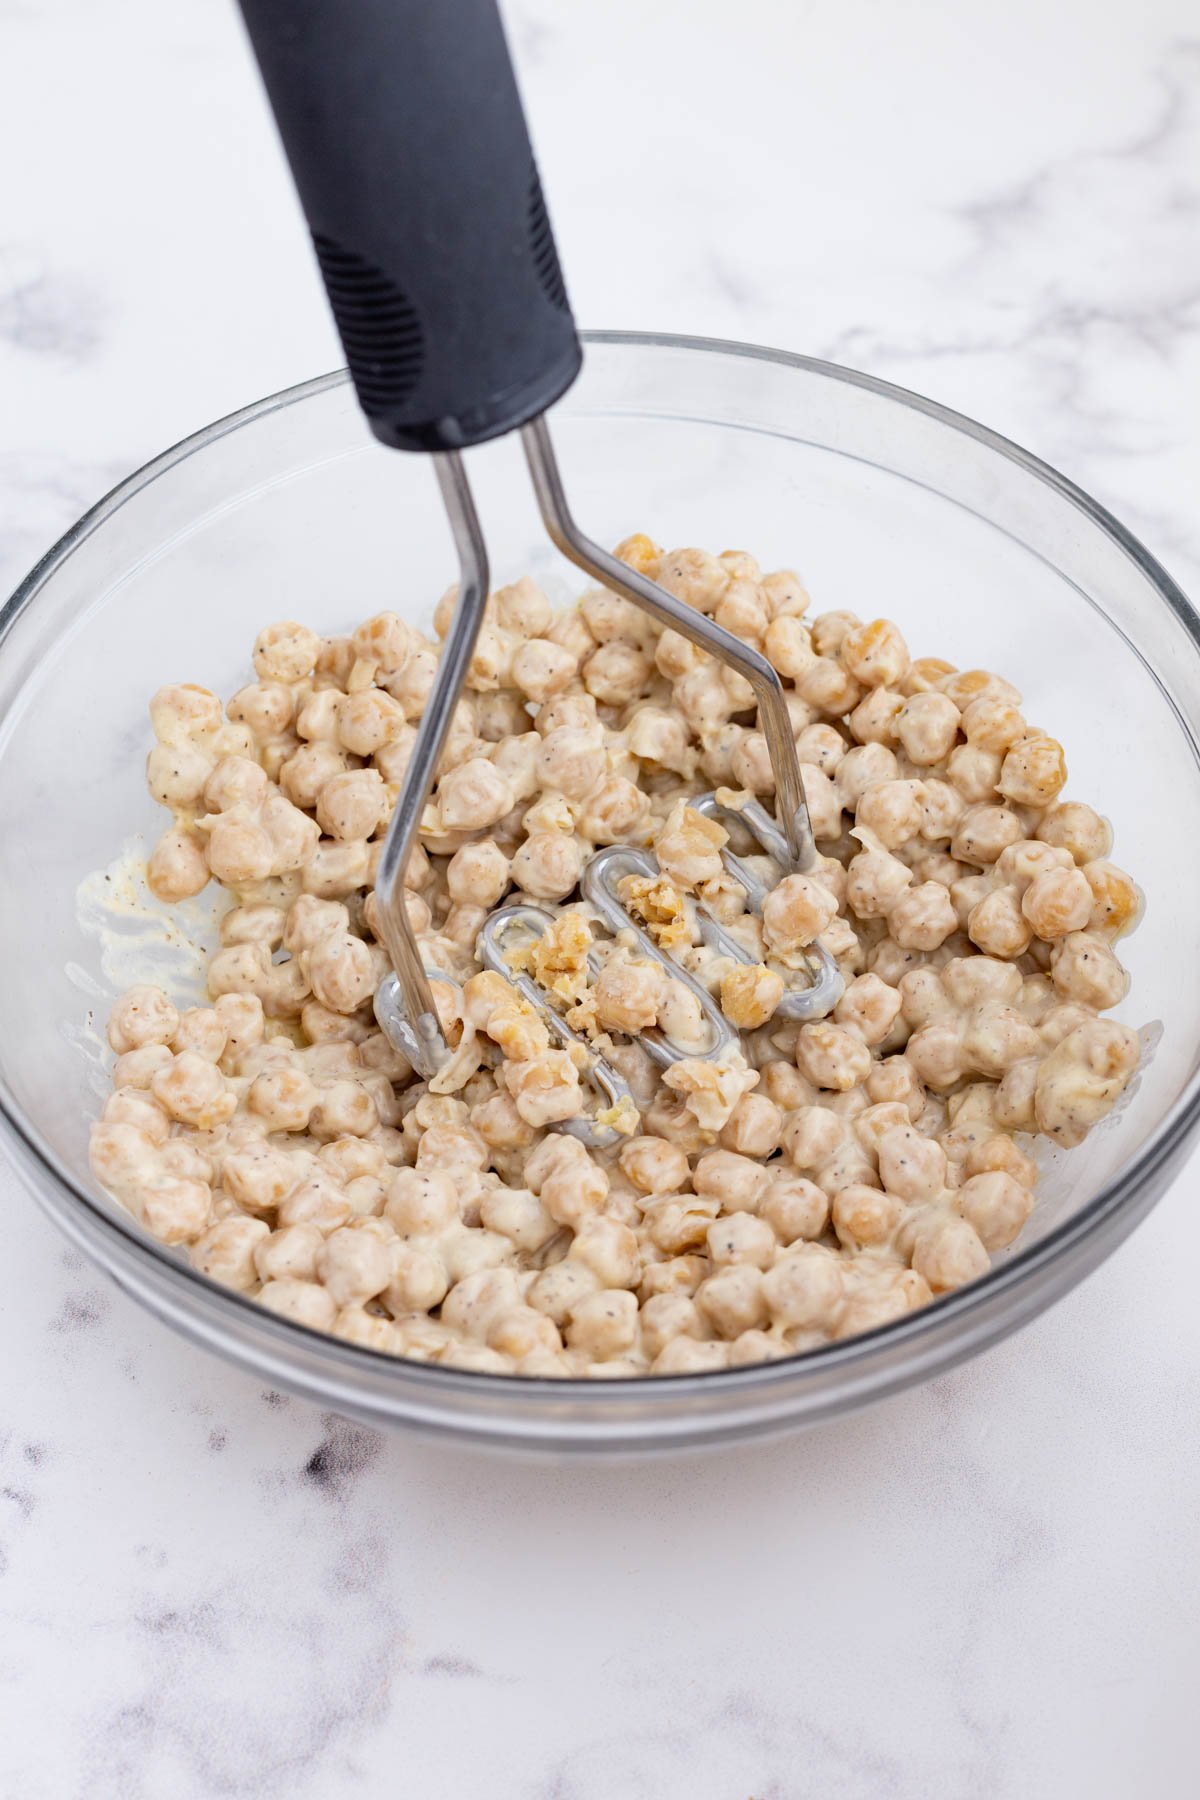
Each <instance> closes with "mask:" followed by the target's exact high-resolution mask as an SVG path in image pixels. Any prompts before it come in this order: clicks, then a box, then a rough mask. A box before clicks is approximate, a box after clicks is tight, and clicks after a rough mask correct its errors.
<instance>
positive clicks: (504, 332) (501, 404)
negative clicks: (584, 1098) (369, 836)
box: [241, 0, 840, 1135]
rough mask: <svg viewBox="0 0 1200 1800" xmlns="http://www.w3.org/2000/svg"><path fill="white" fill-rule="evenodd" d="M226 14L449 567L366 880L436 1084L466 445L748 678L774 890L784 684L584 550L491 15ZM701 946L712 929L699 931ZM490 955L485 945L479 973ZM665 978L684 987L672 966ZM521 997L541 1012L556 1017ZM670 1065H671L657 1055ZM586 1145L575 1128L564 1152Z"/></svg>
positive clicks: (786, 810) (468, 528)
mask: <svg viewBox="0 0 1200 1800" xmlns="http://www.w3.org/2000/svg"><path fill="white" fill-rule="evenodd" d="M241 9H242V13H243V15H244V18H245V21H246V25H247V28H248V31H249V34H250V38H251V42H252V44H253V48H254V51H255V54H256V56H257V59H258V63H259V66H260V69H261V71H262V75H263V79H264V82H265V85H266V88H267V93H268V96H269V98H270V101H271V105H272V108H273V110H274V113H275V118H276V121H277V123H278V126H279V130H280V134H281V137H282V139H283V145H284V149H285V151H286V153H287V157H288V160H289V163H290V165H291V169H292V174H293V176H294V178H295V182H296V187H297V190H298V192H299V196H300V201H301V204H302V206H303V209H304V213H305V216H306V219H307V222H308V226H309V229H310V231H311V233H312V239H313V244H314V247H315V250H316V255H317V260H318V263H319V265H320V269H321V274H322V276H323V278H324V281H325V287H326V292H327V294H328V297H329V302H330V305H331V307H332V310H333V315H334V319H335V322H336V324H337V327H338V331H339V334H340V336H341V339H342V344H343V346H344V348H345V352H346V359H347V362H348V364H349V369H350V375H351V377H352V379H353V382H354V386H355V390H356V393H357V396H358V400H359V403H360V405H361V407H362V410H363V412H364V414H365V415H366V418H367V422H368V424H369V425H370V427H371V430H372V431H373V432H374V434H375V436H376V437H377V438H378V439H379V440H380V441H381V442H382V443H384V444H386V445H388V446H389V447H391V448H393V449H399V450H409V451H416V452H421V453H425V454H428V455H429V456H431V458H432V460H433V464H434V469H435V472H436V475H437V479H438V483H439V486H440V489H441V494H442V499H443V502H444V504H445V508H446V513H447V516H448V519H449V522H450V528H451V532H452V534H453V538H454V543H455V548H456V552H457V556H458V563H459V584H458V599H457V603H456V606H455V610H454V615H453V618H452V620H451V623H450V627H449V630H448V632H447V634H446V639H445V643H444V645H443V647H442V653H441V658H440V660H439V663H438V668H437V672H436V676H435V679H434V683H433V687H432V689H431V692H430V694H429V698H428V700H427V702H426V705H425V709H424V713H423V715H422V718H421V721H420V725H419V727H418V731H417V736H416V741H415V743H414V746H413V751H412V757H411V760H410V762H409V765H408V769H407V772H406V777H405V781H404V784H403V787H402V789H401V792H400V794H399V797H398V800H397V804H396V807H395V810H394V812H393V815H392V819H391V823H390V826H389V829H388V833H387V837H386V839H385V842H384V846H383V850H382V853H381V856H380V860H379V866H378V871H377V875H376V883H375V896H376V903H377V906H378V912H379V926H380V931H381V934H382V936H383V940H384V944H385V947H386V949H387V951H388V954H389V956H390V957H391V960H392V965H393V968H394V971H395V973H394V974H393V975H390V976H388V977H387V978H386V979H385V981H384V982H383V983H382V985H381V987H380V990H379V993H378V995H377V998H376V1013H377V1016H378V1018H379V1021H380V1024H381V1025H382V1027H383V1029H384V1030H385V1031H386V1032H387V1034H388V1036H389V1038H390V1039H391V1040H392V1042H393V1043H394V1044H395V1045H396V1046H397V1048H399V1049H400V1050H401V1051H402V1052H403V1054H404V1055H405V1056H406V1057H407V1058H408V1060H409V1061H410V1062H411V1063H412V1065H413V1067H414V1069H416V1070H417V1071H418V1073H420V1074H422V1075H424V1076H426V1077H429V1076H431V1075H433V1074H435V1073H436V1071H437V1069H438V1068H439V1067H440V1066H441V1065H442V1064H443V1063H444V1062H445V1060H446V1059H447V1058H448V1056H449V1055H450V1048H449V1045H448V1044H447V1042H446V1039H445V1036H444V1033H443V1030H442V1027H441V1024H440V1022H439V1018H438V1013H437V1009H436V1006H435V1004H434V997H433V994H432V992H431V988H430V976H431V975H432V976H433V977H434V978H435V979H438V978H440V976H439V972H438V971H427V970H426V969H425V968H424V966H423V964H422V961H421V956H420V953H419V951H418V948H417V944H416V940H415V938H414V935H413V932H412V927H411V925H410V922H409V919H408V914H407V911H406V908H405V904H404V872H405V868H406V866H407V864H408V861H409V857H410V854H411V852H412V849H413V847H414V845H415V844H416V842H417V838H418V834H419V830H420V823H421V816H422V813H423V812H424V809H425V805H426V802H427V800H428V797H429V794H430V790H431V789H432V786H433V782H434V779H435V776H436V773H437V768H438V763H439V761H440V758H441V754H442V750H443V748H444V745H445V742H446V738H447V736H448V734H449V730H450V725H451V721H452V719H453V716H454V710H455V705H456V702H457V700H458V697H459V695H460V693H461V691H462V688H463V685H464V682H465V680H466V676H467V670H468V667H469V665H470V662H471V658H472V655H473V653H474V649H475V643H476V640H477V638H478V635H479V629H480V626H481V624H482V622H483V616H484V608H485V606H486V603H487V597H488V562H487V550H486V546H485V543H484V539H483V534H482V532H481V530H480V525H479V520H478V516H477V514H476V511H475V506H474V502H473V500H472V496H471V490H470V487H469V484H468V481H467V475H466V470H465V468H464V465H463V461H462V455H461V452H462V451H463V450H464V449H468V448H470V447H471V446H472V445H475V444H481V443H484V442H486V441H487V440H489V439H491V438H495V437H499V436H502V435H504V434H505V433H507V432H510V431H519V432H520V434H521V441H522V448H523V450H524V455H525V460H526V462H527V464H528V468H529V473H530V476H531V478H532V482H533V488H534V493H535V495H536V499H537V504H538V508H539V510H540V513H541V517H542V520H543V523H544V525H545V527H546V530H547V532H548V533H549V535H550V537H551V539H552V541H553V542H554V543H555V545H556V546H557V547H558V549H559V550H560V551H561V552H562V553H563V555H564V556H566V557H568V558H569V559H570V561H572V562H573V563H575V564H576V565H577V566H578V567H579V568H581V569H583V570H584V571H585V572H586V573H587V574H588V575H590V576H591V577H592V578H593V579H594V580H595V581H597V582H600V583H601V584H602V585H603V586H605V587H607V588H609V589H610V590H612V591H613V592H614V593H616V594H619V595H620V596H621V597H622V598H624V599H626V600H629V601H631V602H632V603H633V604H634V605H635V606H638V607H640V608H641V609H642V610H643V611H644V612H646V613H647V614H649V616H650V617H651V618H653V619H654V620H656V621H657V623H659V624H660V625H662V626H664V627H666V626H669V627H671V628H673V629H674V630H676V631H678V632H680V633H681V634H682V635H683V636H684V637H686V638H688V639H689V640H690V641H691V642H693V643H695V644H697V645H698V646H699V647H700V648H701V649H703V650H705V651H707V652H708V653H709V654H710V655H712V656H715V657H717V658H718V659H719V660H720V661H722V662H723V663H725V664H727V665H728V666H729V667H730V668H733V669H735V670H736V671H737V672H738V674H740V675H742V676H744V678H745V679H746V680H747V681H748V682H749V683H750V686H751V688H752V689H753V692H754V696H755V700H756V701H757V705H758V712H759V719H760V723H761V727H762V730H763V733H764V735H765V737H766V741H767V747H768V752H769V755H770V759H771V765H772V769H773V771H774V777H775V793H776V809H777V816H776V818H775V819H774V820H772V819H770V818H769V816H768V815H767V814H765V813H763V814H762V818H761V820H760V821H759V823H758V824H757V825H756V824H755V823H754V822H753V820H752V819H750V817H749V815H748V814H739V815H738V816H739V817H741V818H743V819H744V821H745V822H747V823H749V825H750V829H751V830H752V831H753V832H754V834H755V835H756V836H757V837H758V838H759V841H760V842H761V843H763V845H764V847H765V848H767V849H768V851H769V853H770V854H771V855H772V856H773V857H774V858H775V860H776V862H777V863H778V865H779V867H780V869H781V872H783V873H790V872H793V871H803V870H806V869H808V868H811V867H812V866H813V864H814V862H815V861H816V848H815V845H814V842H813V834H812V827H811V823H810V820H809V816H808V807H807V805H806V803H805V798H804V788H803V784H802V781H801V775H800V766H799V762H798V760H797V756H796V746H795V739H794V736H793V733H792V727H791V720H790V718H789V715H788V709H787V703H786V699H785V696H784V690H783V684H782V682H781V681H780V678H779V675H778V674H777V672H776V670H775V669H774V668H773V666H772V665H771V663H770V662H769V661H768V660H767V658H766V657H765V656H763V655H761V654H760V653H759V652H758V651H757V650H755V649H753V648H752V647H751V646H749V645H747V644H744V643H743V642H742V641H741V639H739V638H737V637H735V636H734V635H733V633H732V632H729V631H726V630H724V629H723V628H722V627H721V626H719V625H717V624H716V623H714V621H712V620H711V619H708V618H706V617H705V616H704V615H703V614H701V613H698V612H697V611H696V610H695V609H694V608H692V607H691V606H689V605H688V604H687V603H686V602H685V601H682V600H679V599H677V598H676V597H675V596H674V595H672V594H669V593H667V592H666V590H665V589H663V588H660V587H658V586H657V585H656V584H655V583H654V582H652V581H649V580H648V579H647V578H646V577H645V576H643V575H642V574H640V573H639V572H638V571H637V570H634V569H631V568H628V567H626V565H625V564H623V563H621V562H619V561H618V560H617V558H616V557H614V556H611V555H609V553H608V552H607V551H605V550H603V549H601V548H600V546H599V545H598V544H595V543H593V542H592V540H591V539H590V538H588V537H586V536H585V535H584V533H583V532H582V531H580V529H579V527H578V526H577V525H576V523H575V521H574V518H573V517H572V514H571V511H570V508H569V506H568V504H567V499H566V495H565V493H564V490H563V484H562V478H561V476H560V473H559V469H558V464H557V461H556V459H555V455H554V449H553V445H552V442H551V438H550V432H549V428H548V426H547V424H546V420H545V417H544V416H543V415H544V414H545V412H546V410H547V408H548V407H550V406H551V405H553V403H554V402H555V401H556V400H558V399H559V398H561V396H562V395H563V393H565V391H566V390H567V388H568V387H570V385H571V383H572V382H573V381H574V379H575V377H576V375H577V374H578V372H579V368H580V363H581V360H582V352H581V349H580V345H579V339H578V337H577V335H576V331H575V324H574V320H573V318H572V315H571V309H570V304H569V302H568V299H567V293H566V287H565V285H564V282H563V278H562V272H561V269H560V267H559V262H558V254H557V250H556V248H555V243H554V236H553V232H552V230H551V227H550V221H549V217H548V214H547V211H546V206H545V202H544V200H543V197H542V190H541V184H540V181H539V179H538V173H537V167H536V164H535V162H534V158H533V151H532V149H531V146H530V142H529V136H528V132H527V129H526V124H525V118H524V114H523V112H522V108H521V102H520V97H519V95H518V92H517V87H516V82H515V80H514V77H513V71H512V65H511V62H510V60H509V55H508V50H507V46H506V44H505V41H504V34H503V30H502V28H501V24H500V19H499V15H498V12H497V9H496V5H495V0H454V4H453V5H448V4H447V3H446V0H241ZM709 802H711V804H713V805H715V804H716V801H715V797H712V796H709V797H705V803H706V804H707V803H709ZM759 810H760V811H761V809H759ZM764 832H765V833H766V835H765V836H764V835H763V833H764ZM606 854H607V853H606V852H601V853H600V856H601V857H604V856H605V855H606ZM626 854H637V853H633V852H628V853H626ZM726 866H727V868H729V869H730V870H731V872H732V873H734V874H735V876H736V877H737V878H738V879H739V880H744V877H745V876H748V875H749V874H750V872H749V871H748V870H743V872H742V873H739V870H738V859H736V858H727V860H726ZM605 867H606V865H605V864H603V863H598V862H597V859H593V863H592V867H591V869H590V870H589V872H588V874H587V876H586V877H585V881H586V883H587V886H588V891H589V895H590V897H591V898H592V901H593V904H595V905H596V907H597V910H599V911H601V913H602V916H606V915H604V913H603V908H602V906H601V904H600V898H598V896H599V897H602V898H603V897H606V896H607V897H612V896H609V889H608V886H607V884H606V882H605V881H604V880H603V879H602V876H603V871H604V869H605ZM744 885H746V887H747V893H748V895H750V896H751V899H750V904H751V905H753V904H754V899H753V895H754V893H755V892H756V891H757V889H759V888H761V885H762V884H761V883H757V884H755V883H754V881H753V878H751V880H749V881H745V880H744ZM758 903H759V904H761V894H760V895H759V900H758ZM605 904H607V898H605ZM516 910H520V911H521V912H523V913H524V914H525V915H526V917H525V925H526V927H532V925H533V924H534V923H535V921H533V920H532V919H531V918H530V916H529V914H531V912H532V911H533V909H511V908H510V909H506V911H507V912H508V914H509V915H510V920H511V918H512V917H514V916H515V912H516ZM701 910H703V909H701ZM612 916H613V917H615V915H612ZM622 920H623V922H622V924H621V926H620V929H622V930H624V929H627V928H630V927H631V926H632V925H633V924H634V923H635V922H634V921H632V920H631V919H630V918H629V916H628V915H627V914H624V913H623V914H622ZM505 925H506V921H504V920H502V921H501V926H502V927H504V926H505ZM703 930H704V931H705V932H708V931H710V930H711V931H712V932H713V933H714V934H715V933H717V932H719V931H720V927H719V926H718V925H717V922H716V920H713V919H708V920H707V922H706V923H705V924H704V926H703ZM501 935H502V936H503V931H502V932H501ZM647 941H648V940H647ZM713 941H714V942H718V941H719V940H718V939H717V938H716V937H715V935H714V938H713ZM497 942H498V940H497V937H496V932H495V930H494V929H493V932H492V936H491V938H490V939H485V943H484V945H483V946H482V950H483V953H484V954H485V956H486V957H488V958H490V957H491V956H492V955H493V954H495V953H496V944H497ZM489 945H490V946H491V947H490V949H489ZM727 953H728V954H734V955H736V954H739V953H738V952H736V951H734V950H730V951H728V952H727ZM654 954H655V955H656V956H658V955H660V953H659V952H658V949H657V946H654ZM740 954H741V956H742V958H743V960H744V953H740ZM491 966H494V967H498V966H499V964H497V963H492V965H491ZM669 967H670V973H671V975H672V977H673V978H675V979H678V978H680V974H681V971H680V970H679V968H678V966H677V965H675V964H671V965H670V966H669ZM811 973H812V975H813V980H812V981H811V982H810V983H808V984H807V985H803V986H801V987H800V988H799V989H798V990H797V993H796V996H795V999H794V1000H791V1001H790V1004H791V1005H792V1006H801V1007H803V1008H806V1009H807V1010H806V1011H802V1012H799V1013H797V1012H790V1013H789V1014H787V1015H785V1016H792V1017H797V1016H804V1017H807V1016H815V1015H816V1013H817V1012H818V1011H821V1012H823V1011H828V1010H829V1008H830V1007H831V1006H832V1005H833V1004H834V1003H835V1001H836V998H837V992H835V991H834V990H835V987H838V988H839V989H840V984H838V983H837V980H836V971H835V970H833V967H832V964H831V963H830V961H829V959H828V958H827V957H825V956H824V953H821V952H818V953H817V954H816V957H815V960H814V964H813V969H812V971H811ZM534 992H535V994H536V996H537V1003H538V1006H539V1010H540V1011H542V1012H543V1014H544V1015H548V1014H551V1013H553V1008H551V1007H549V1005H548V1002H547V1000H546V998H545V996H544V995H542V994H541V992H540V990H537V989H536V988H535V989H534ZM706 998H707V996H706ZM708 1010H709V1012H710V1013H716V1018H715V1019H714V1020H713V1028H714V1031H717V1032H720V1031H721V1030H722V1029H724V1030H725V1031H729V1029H730V1028H729V1027H728V1025H727V1024H725V1023H724V1021H723V1020H722V1021H721V1024H720V1025H718V1024H717V1022H716V1021H717V1019H720V1014H719V1012H717V1009H715V1007H713V1006H712V1003H711V1001H710V1002H709V1009H708ZM706 1016H708V1015H707V1014H706ZM555 1020H556V1021H557V1022H556V1023H552V1024H551V1029H553V1030H555V1032H556V1034H557V1035H559V1036H560V1037H561V1032H560V1031H559V1026H561V1025H562V1024H563V1021H562V1020H561V1019H560V1018H558V1016H557V1015H555ZM568 1029H569V1028H568ZM564 1041H565V1040H564ZM648 1047H649V1046H648ZM651 1053H652V1054H653V1052H651ZM662 1053H663V1054H664V1055H666V1056H668V1057H669V1055H670V1046H667V1045H665V1044H664V1047H663V1052H662ZM589 1055H590V1056H591V1059H592V1060H591V1063H590V1068H591V1071H592V1073H593V1075H594V1076H595V1078H596V1080H597V1083H598V1085H599V1086H600V1088H601V1091H602V1092H605V1093H607V1092H609V1091H610V1090H611V1091H613V1092H618V1093H619V1091H620V1087H621V1086H623V1084H621V1079H620V1076H619V1075H618V1074H617V1072H616V1071H615V1070H614V1069H612V1068H611V1066H609V1065H608V1064H603V1063H602V1059H599V1058H597V1057H596V1056H595V1054H594V1052H589ZM573 1123H577V1122H573ZM587 1129H588V1127H587V1122H586V1121H584V1122H582V1123H579V1129H578V1131H577V1135H586V1132H587Z"/></svg>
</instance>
